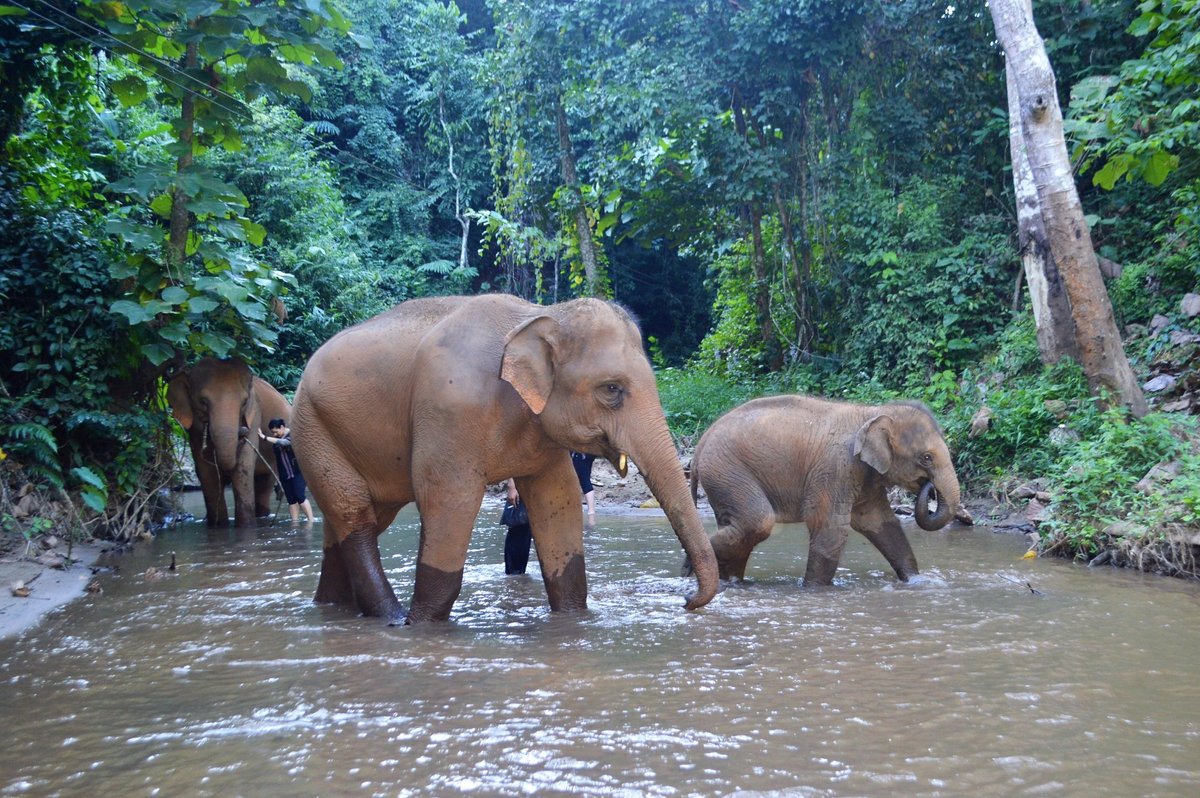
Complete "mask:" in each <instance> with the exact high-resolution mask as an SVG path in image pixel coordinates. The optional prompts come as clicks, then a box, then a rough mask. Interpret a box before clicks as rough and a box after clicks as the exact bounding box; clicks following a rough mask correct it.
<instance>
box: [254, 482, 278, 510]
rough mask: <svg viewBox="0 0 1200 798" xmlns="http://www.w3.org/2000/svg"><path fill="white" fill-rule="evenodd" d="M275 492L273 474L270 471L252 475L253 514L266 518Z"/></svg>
mask: <svg viewBox="0 0 1200 798" xmlns="http://www.w3.org/2000/svg"><path fill="white" fill-rule="evenodd" d="M274 493H275V476H274V475H273V474H271V473H270V472H267V473H265V474H255V475H254V515H255V516H256V517H258V518H266V517H267V516H269V515H270V514H271V500H272V499H273V498H274Z"/></svg>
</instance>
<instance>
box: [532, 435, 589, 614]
mask: <svg viewBox="0 0 1200 798" xmlns="http://www.w3.org/2000/svg"><path fill="white" fill-rule="evenodd" d="M517 490H518V491H519V492H520V493H521V495H522V496H531V497H535V498H534V501H533V502H531V503H527V504H528V507H529V525H530V528H531V529H532V531H533V540H534V543H535V544H536V545H537V553H538V562H539V564H540V565H541V568H542V582H543V583H544V584H545V585H546V598H547V599H548V600H549V602H550V609H551V611H554V612H577V611H582V610H586V609H587V591H588V586H587V573H586V572H585V569H584V559H583V509H582V506H581V505H580V503H579V480H578V479H577V478H576V476H575V469H574V468H573V467H572V466H571V463H570V459H569V457H568V456H567V454H566V452H564V453H563V457H562V462H561V464H560V467H558V468H552V469H550V470H548V471H547V472H546V473H545V474H542V475H539V476H538V477H537V478H525V479H518V480H517Z"/></svg>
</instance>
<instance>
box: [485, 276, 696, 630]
mask: <svg viewBox="0 0 1200 798" xmlns="http://www.w3.org/2000/svg"><path fill="white" fill-rule="evenodd" d="M546 310H547V313H546V314H544V315H538V316H536V317H534V318H532V319H528V320H526V321H524V322H523V323H521V324H519V325H518V326H517V327H516V328H515V329H513V330H512V331H511V332H510V333H509V334H508V337H507V339H506V341H505V345H504V356H503V364H502V367H501V373H500V376H501V378H502V379H503V380H505V381H506V382H508V383H509V384H511V385H512V386H513V388H514V389H515V390H516V391H517V393H518V394H520V396H521V398H522V399H523V400H524V401H525V404H527V405H528V406H529V408H530V410H532V411H533V413H534V414H536V416H537V418H538V422H539V424H540V426H541V428H542V430H543V431H544V432H545V434H546V435H547V436H548V437H549V438H551V439H552V440H554V441H555V442H556V443H558V444H560V445H562V446H563V447H565V448H568V449H572V450H574V451H578V452H586V453H588V454H594V455H597V456H599V457H603V458H605V459H606V460H608V461H609V462H610V463H612V465H613V467H614V468H616V469H617V471H618V472H619V473H621V474H622V475H624V474H625V471H626V465H627V464H626V458H629V459H632V460H633V462H634V463H636V464H637V466H638V469H639V471H640V472H641V474H642V476H643V477H644V478H645V480H646V484H647V485H648V487H649V488H650V490H651V492H652V493H653V494H654V496H655V498H656V499H657V500H658V502H659V504H660V505H661V506H662V508H663V511H664V512H665V513H666V515H667V518H668V520H669V521H670V522H671V526H672V527H673V528H674V530H675V534H676V535H677V536H678V537H679V541H680V543H681V544H682V545H683V548H684V551H686V552H687V554H688V556H689V558H690V560H691V562H692V564H693V567H694V571H695V574H696V578H697V582H698V590H697V592H696V593H695V594H694V595H693V596H691V597H689V600H688V604H687V606H688V608H689V609H694V608H696V607H701V606H703V605H704V604H706V603H708V601H710V600H711V599H712V597H713V596H714V595H716V592H717V587H718V579H717V566H716V560H715V558H714V556H713V552H712V546H711V544H710V543H709V540H708V536H707V535H706V534H705V531H704V527H703V524H702V522H701V520H700V516H699V514H698V513H697V511H696V507H695V505H694V504H693V503H692V500H691V493H690V490H689V488H688V485H687V482H686V480H685V478H684V474H683V468H682V466H681V465H680V463H679V457H678V454H677V452H676V450H675V445H674V442H673V441H672V439H671V433H670V431H669V430H668V429H667V423H666V419H665V418H664V416H663V409H662V405H661V403H660V402H659V398H658V387H657V384H656V382H655V378H654V371H653V369H651V367H650V363H649V362H648V361H647V359H646V356H645V353H644V352H643V349H642V338H641V332H640V331H639V329H638V327H637V324H636V323H635V322H634V320H633V319H632V318H631V317H630V316H629V314H628V313H627V312H626V311H625V310H624V309H623V308H621V307H620V306H618V305H616V304H613V303H609V302H603V301H599V300H594V299H583V300H577V301H575V302H570V303H566V304H564V305H561V306H554V307H551V308H547V309H546Z"/></svg>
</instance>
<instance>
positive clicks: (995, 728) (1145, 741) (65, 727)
mask: <svg viewBox="0 0 1200 798" xmlns="http://www.w3.org/2000/svg"><path fill="white" fill-rule="evenodd" d="M495 515H496V512H493V511H490V510H485V512H484V513H483V514H482V515H481V519H480V521H479V524H478V527H477V529H476V533H475V536H474V539H473V541H472V549H471V554H470V559H469V561H468V566H467V574H466V580H465V584H464V587H463V593H462V596H461V597H460V599H459V601H458V603H457V604H456V605H455V609H454V614H453V616H452V617H453V621H452V622H451V623H449V624H440V625H436V626H434V627H424V628H417V629H410V628H389V627H386V626H384V625H382V624H381V623H378V622H376V621H374V620H367V619H360V618H356V617H353V616H352V615H351V614H350V613H348V612H345V611H342V610H338V609H332V608H328V607H317V606H314V605H313V604H312V602H311V597H312V593H313V590H314V589H315V586H316V581H317V576H318V573H319V569H320V548H321V528H320V524H319V523H318V524H317V525H316V526H315V527H314V528H311V529H307V528H305V527H303V526H302V527H297V528H292V527H289V526H288V525H286V524H284V525H282V526H276V527H267V528H262V529H258V530H253V531H250V532H238V531H232V530H222V531H218V532H213V531H209V530H207V529H205V528H204V527H203V526H202V525H200V524H192V525H188V526H186V527H184V528H180V529H176V530H171V531H169V532H166V533H163V534H162V535H160V536H159V538H158V540H156V541H155V542H154V543H153V544H148V545H142V546H139V547H138V548H137V549H136V550H134V551H133V552H131V553H129V554H126V555H123V556H120V557H116V558H114V559H113V564H115V565H118V566H119V571H118V572H117V573H116V574H111V575H107V576H104V577H102V583H103V586H104V593H103V594H102V595H100V596H96V597H87V598H83V599H80V600H78V601H76V602H75V603H73V604H71V605H70V606H68V607H67V608H65V609H64V610H62V611H59V612H56V613H55V614H53V615H52V616H50V618H49V619H48V620H47V621H46V622H44V623H43V624H42V625H41V626H39V627H38V628H36V629H33V630H31V631H30V632H28V633H26V634H25V635H24V636H23V637H20V638H17V639H13V640H5V641H0V684H3V690H0V717H3V719H4V729H3V731H4V744H3V745H2V746H0V794H24V793H27V794H35V795H47V794H62V795H78V794H83V793H84V792H85V791H86V792H87V793H89V794H90V793H98V794H118V791H119V794H132V795H178V794H199V795H228V794H236V795H286V796H300V795H337V794H355V795H372V794H377V795H389V796H392V795H444V794H448V793H459V792H463V793H474V794H477V795H526V794H534V793H536V794H538V795H563V794H578V795H597V796H599V795H603V796H610V795H618V796H622V795H627V796H642V795H651V796H656V795H663V796H679V795H743V796H750V795H759V794H766V793H770V794H773V795H774V794H781V793H782V794H785V795H797V796H808V795H822V796H823V795H878V794H882V793H884V792H886V791H893V790H894V791H899V792H901V793H902V794H912V795H965V794H970V795H982V796H992V795H994V796H1009V795H1023V794H1031V795H1035V794H1062V793H1066V794H1072V795H1089V796H1090V795H1113V796H1129V795H1150V794H1154V795H1194V794H1197V793H1196V791H1197V789H1200V757H1198V756H1197V754H1198V753H1200V715H1198V713H1197V712H1196V706H1197V705H1200V683H1198V681H1197V680H1196V678H1195V673H1194V671H1195V662H1196V656H1197V654H1198V653H1200V625H1197V624H1196V623H1195V618H1196V617H1197V611H1198V610H1200V589H1198V588H1197V586H1196V585H1195V584H1192V583H1183V582H1179V581H1175V580H1166V579H1160V578H1154V577H1145V576H1139V575H1136V574H1129V573H1124V572H1117V571H1109V570H1106V569H1105V570H1100V571H1087V570H1086V569H1083V568H1080V567H1077V566H1072V565H1069V564H1066V563H1062V562H1056V561H1043V560H1034V561H1028V560H1022V559H1021V554H1022V553H1023V552H1024V549H1025V546H1024V543H1023V540H1022V539H1020V538H1013V537H1008V536H1000V535H993V534H990V533H988V532H987V531H985V530H981V529H975V530H970V529H963V528H956V529H953V530H948V531H947V530H944V531H942V532H922V531H920V530H917V529H913V530H911V532H910V536H911V538H912V540H913V544H914V548H915V550H916V553H917V558H918V561H919V562H920V563H921V565H922V567H923V568H924V569H925V573H924V575H925V576H926V577H928V578H927V579H925V580H923V581H922V582H921V583H920V584H917V585H900V584H897V583H896V582H895V580H894V578H893V577H892V576H891V572H890V569H888V568H887V565H886V563H885V562H884V561H883V559H882V558H881V557H880V556H879V555H878V553H877V552H875V551H874V550H873V549H871V548H870V547H869V546H868V544H866V542H865V541H864V540H863V539H862V538H861V537H857V536H856V537H854V538H852V539H851V542H850V545H849V546H848V547H847V552H846V555H845V556H844V557H843V561H842V566H843V567H842V570H841V571H839V574H838V586H837V587H834V588H832V589H826V590H815V591H802V590H800V588H799V584H800V581H801V577H802V575H803V573H804V553H805V551H806V549H807V540H806V538H805V533H804V530H803V527H782V528H780V529H778V530H777V531H776V533H775V536H774V537H773V538H772V539H771V540H769V541H767V542H766V543H765V544H763V546H761V547H760V550H759V551H758V552H756V554H755V555H754V556H753V558H752V559H751V561H750V569H749V571H748V573H749V575H750V576H751V577H752V581H751V582H750V583H748V584H747V585H744V586H737V587H732V588H730V589H728V590H727V591H726V592H725V593H723V594H721V595H720V596H719V597H718V598H717V599H716V600H715V601H714V602H713V603H712V604H711V605H710V606H709V607H707V608H705V609H704V610H701V611H699V612H695V613H687V612H685V611H684V610H683V608H682V605H683V593H684V592H685V591H686V590H688V589H690V583H689V582H688V581H686V580H683V579H679V578H677V577H676V576H675V574H676V573H677V572H678V567H679V563H680V560H681V559H682V552H681V551H680V549H679V546H678V543H677V542H676V540H675V538H674V535H673V534H672V532H671V530H670V528H669V527H668V526H667V525H666V523H665V521H663V520H661V519H659V518H606V517H604V516H601V518H600V521H599V524H598V526H597V528H596V530H595V531H592V532H589V533H588V534H587V546H588V550H587V564H588V571H589V573H588V579H589V585H590V590H591V594H590V600H589V603H590V607H591V609H590V611H589V612H587V613H585V614H583V615H572V616H562V615H554V616H552V615H551V614H550V613H549V611H548V610H547V607H546V600H545V591H544V589H543V587H542V584H541V580H540V578H538V576H536V565H535V564H534V563H531V572H532V574H531V575H530V576H528V577H505V576H504V573H503V570H504V569H503V565H502V545H503V531H504V530H503V528H502V527H499V526H497V525H496V524H495V521H494V516H495ZM415 521H416V518H415V514H413V513H412V511H411V510H406V511H405V512H404V513H402V514H401V516H400V518H399V519H398V520H397V521H396V523H395V525H394V526H393V528H392V529H391V530H390V531H389V532H388V533H387V534H386V535H385V536H384V537H383V538H381V541H382V543H383V545H384V561H385V566H386V567H387V568H388V571H389V573H390V575H391V577H392V580H393V583H394V584H395V586H396V589H397V593H398V594H399V595H401V596H402V597H405V598H406V597H407V596H408V594H410V593H411V590H412V577H413V568H414V561H415V549H416V535H417V531H416V529H417V527H416V523H415ZM711 523H712V521H711V520H710V521H709V524H710V525H711ZM171 552H175V554H176V556H177V560H178V562H179V565H180V568H179V572H178V575H177V576H171V577H166V578H163V579H159V580H156V581H147V580H146V579H145V578H144V576H143V574H144V572H145V570H146V569H147V568H148V567H150V566H152V565H155V566H162V565H165V564H166V563H167V562H169V560H170V554H171ZM1025 582H1029V583H1031V584H1032V585H1033V587H1035V588H1036V589H1037V590H1039V591H1041V595H1034V594H1033V593H1031V592H1030V590H1029V589H1028V588H1027V587H1025V586H1024V583H1025Z"/></svg>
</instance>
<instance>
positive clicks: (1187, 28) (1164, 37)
mask: <svg viewBox="0 0 1200 798" xmlns="http://www.w3.org/2000/svg"><path fill="white" fill-rule="evenodd" d="M1138 10H1139V11H1140V12H1141V13H1140V15H1139V16H1138V17H1137V18H1136V19H1134V20H1133V22H1132V23H1130V25H1129V29H1128V32H1129V33H1130V34H1132V35H1134V36H1137V37H1142V38H1143V39H1144V40H1145V41H1146V45H1145V50H1144V52H1143V53H1142V55H1141V57H1140V58H1132V59H1129V60H1127V61H1125V62H1124V63H1123V64H1122V65H1121V67H1120V73H1119V75H1118V76H1116V77H1113V76H1108V75H1098V76H1094V77H1092V78H1090V79H1088V80H1087V81H1081V82H1080V84H1078V85H1077V86H1076V87H1075V90H1074V91H1073V93H1072V94H1073V97H1072V100H1073V104H1074V105H1075V106H1076V107H1078V108H1080V109H1081V113H1079V114H1077V119H1076V124H1075V127H1074V132H1075V133H1076V134H1078V135H1079V138H1080V147H1079V148H1078V151H1079V153H1080V154H1084V155H1085V156H1086V157H1085V159H1084V161H1083V166H1084V168H1085V169H1087V168H1088V167H1090V166H1098V167H1099V168H1097V169H1095V170H1094V172H1093V177H1092V179H1093V181H1094V182H1095V184H1096V185H1098V186H1101V187H1103V188H1105V189H1109V190H1111V189H1112V188H1113V186H1114V185H1115V184H1116V183H1117V181H1118V180H1122V179H1125V180H1135V179H1140V180H1144V181H1146V182H1147V183H1149V184H1150V185H1152V186H1159V185H1162V184H1163V183H1164V181H1166V180H1167V177H1168V176H1169V175H1170V174H1171V173H1172V172H1174V171H1176V170H1177V169H1179V168H1180V166H1181V160H1182V159H1183V158H1184V157H1185V156H1189V155H1195V153H1196V152H1197V151H1198V150H1200V132H1198V131H1200V126H1198V125H1197V122H1200V99H1197V97H1196V85H1197V83H1198V82H1200V4H1197V2H1196V0H1182V2H1180V1H1178V0H1166V1H1165V2H1164V1H1163V0H1145V2H1142V3H1141V4H1140V5H1139V6H1138ZM1110 89H1111V94H1110V93H1109V91H1110ZM1185 170H1186V171H1187V172H1190V175H1189V176H1191V177H1194V176H1195V174H1196V167H1195V165H1194V159H1193V163H1191V164H1187V165H1186V166H1185Z"/></svg>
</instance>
